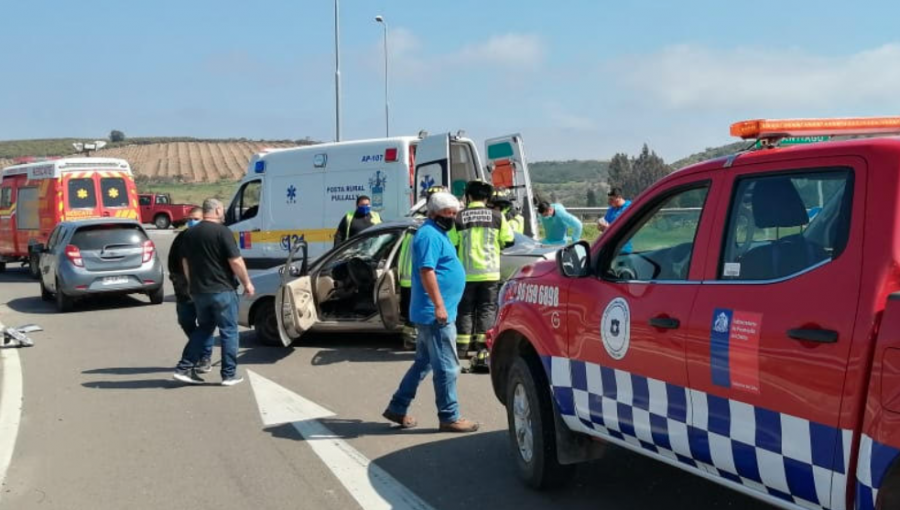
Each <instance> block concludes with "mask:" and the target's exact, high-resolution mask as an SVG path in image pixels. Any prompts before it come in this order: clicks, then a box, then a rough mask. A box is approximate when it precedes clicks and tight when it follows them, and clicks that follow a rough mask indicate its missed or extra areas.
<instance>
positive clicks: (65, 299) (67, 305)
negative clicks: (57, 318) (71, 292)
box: [56, 280, 72, 313]
mask: <svg viewBox="0 0 900 510" xmlns="http://www.w3.org/2000/svg"><path fill="white" fill-rule="evenodd" d="M56 311H57V312H59V313H66V312H71V311H72V298H70V297H69V296H67V295H65V293H63V291H62V289H61V288H60V285H59V281H58V280H57V282H56Z"/></svg>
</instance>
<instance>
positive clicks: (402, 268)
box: [397, 232, 416, 289]
mask: <svg viewBox="0 0 900 510" xmlns="http://www.w3.org/2000/svg"><path fill="white" fill-rule="evenodd" d="M415 235H416V233H415V232H407V233H405V234H403V241H402V243H401V244H400V260H399V261H397V272H398V273H399V274H398V275H397V276H398V278H399V279H400V286H401V287H405V288H407V289H408V288H410V287H412V240H413V237H414V236H415Z"/></svg>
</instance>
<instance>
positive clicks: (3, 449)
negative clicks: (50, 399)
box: [0, 349, 22, 497]
mask: <svg viewBox="0 0 900 510" xmlns="http://www.w3.org/2000/svg"><path fill="white" fill-rule="evenodd" d="M0 365H2V370H3V378H2V380H0V483H3V482H4V481H5V480H6V471H7V470H8V469H9V463H10V462H11V461H12V455H13V450H14V449H15V447H16V437H17V436H18V435H19V421H20V419H21V414H22V365H21V363H20V362H19V351H18V349H0ZM2 494H3V492H2V491H0V497H2Z"/></svg>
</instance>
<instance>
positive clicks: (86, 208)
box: [63, 172, 100, 220]
mask: <svg viewBox="0 0 900 510" xmlns="http://www.w3.org/2000/svg"><path fill="white" fill-rule="evenodd" d="M96 175H97V173H96V172H64V173H63V198H64V200H65V207H64V209H65V215H66V219H67V220H82V219H89V218H99V217H100V201H99V200H98V199H97V181H96V179H95V177H96Z"/></svg>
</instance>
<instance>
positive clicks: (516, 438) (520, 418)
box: [506, 357, 574, 489]
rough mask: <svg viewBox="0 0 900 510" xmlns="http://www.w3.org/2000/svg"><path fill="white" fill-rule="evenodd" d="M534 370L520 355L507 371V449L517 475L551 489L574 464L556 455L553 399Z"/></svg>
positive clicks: (558, 483) (566, 474)
mask: <svg viewBox="0 0 900 510" xmlns="http://www.w3.org/2000/svg"><path fill="white" fill-rule="evenodd" d="M536 370H541V367H540V366H537V367H534V366H532V365H531V364H529V363H528V360H526V359H525V358H522V357H519V358H517V359H516V361H515V363H513V366H512V368H511V369H510V371H509V381H508V384H507V385H506V391H507V395H506V417H507V422H508V424H509V440H510V449H511V450H512V455H513V457H514V459H515V463H516V467H517V470H518V472H519V476H520V477H521V478H522V480H523V481H524V482H525V483H526V484H527V485H529V486H531V487H533V488H535V489H553V488H557V487H560V486H562V485H563V484H565V482H566V481H568V480H569V479H570V475H571V473H572V470H573V469H574V466H572V465H562V464H560V463H559V461H558V459H557V457H556V431H555V429H554V426H555V422H554V418H553V402H551V401H550V398H551V397H550V392H549V391H548V390H547V389H546V388H547V385H546V384H541V385H538V383H537V381H538V380H540V376H541V375H542V374H539V373H538V374H536V373H535V371H536ZM538 388H542V390H540V391H539V390H538Z"/></svg>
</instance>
